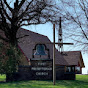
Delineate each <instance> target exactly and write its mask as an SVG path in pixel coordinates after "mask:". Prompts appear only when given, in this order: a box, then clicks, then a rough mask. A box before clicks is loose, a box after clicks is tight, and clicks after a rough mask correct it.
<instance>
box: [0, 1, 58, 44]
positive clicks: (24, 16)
mask: <svg viewBox="0 0 88 88" xmlns="http://www.w3.org/2000/svg"><path fill="white" fill-rule="evenodd" d="M56 9H57V7H56V6H55V3H54V1H52V0H15V1H13V0H12V1H11V0H10V1H8V0H0V21H1V23H0V30H2V31H3V32H4V33H5V36H6V38H3V36H0V38H1V39H3V40H4V41H6V42H9V43H11V44H12V45H17V40H18V39H19V38H16V34H17V31H18V29H19V28H21V27H22V26H28V25H31V24H44V23H46V22H48V21H51V22H57V21H56V20H58V19H56V13H57V11H56ZM25 36H27V35H25Z"/></svg>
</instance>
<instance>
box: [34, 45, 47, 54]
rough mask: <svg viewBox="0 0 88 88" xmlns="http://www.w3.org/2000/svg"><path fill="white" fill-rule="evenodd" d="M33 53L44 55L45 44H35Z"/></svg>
mask: <svg viewBox="0 0 88 88" xmlns="http://www.w3.org/2000/svg"><path fill="white" fill-rule="evenodd" d="M34 55H46V53H45V46H44V45H43V44H37V45H36V51H35V53H34Z"/></svg>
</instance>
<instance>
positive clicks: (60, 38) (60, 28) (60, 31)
mask: <svg viewBox="0 0 88 88" xmlns="http://www.w3.org/2000/svg"><path fill="white" fill-rule="evenodd" d="M58 43H63V38H62V26H61V17H60V19H59V30H58ZM58 49H59V51H60V52H63V44H61V45H58Z"/></svg>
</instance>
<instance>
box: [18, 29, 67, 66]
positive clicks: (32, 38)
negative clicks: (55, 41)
mask: <svg viewBox="0 0 88 88" xmlns="http://www.w3.org/2000/svg"><path fill="white" fill-rule="evenodd" d="M25 35H27V36H25ZM22 36H25V37H23V38H21V39H19V43H18V44H19V47H20V48H21V50H22V51H23V52H24V54H25V55H26V57H27V58H28V60H30V59H32V54H33V53H32V52H33V51H32V50H33V49H34V47H35V45H36V44H37V43H45V44H46V43H51V41H50V40H49V39H48V37H47V36H44V35H41V34H38V33H35V32H32V31H29V30H25V29H23V28H21V29H19V30H18V33H17V37H22ZM46 47H47V48H48V49H49V50H50V59H53V45H52V44H46ZM55 56H56V59H55V64H58V65H67V62H66V60H65V59H64V58H63V57H62V55H61V54H60V52H58V50H57V49H55Z"/></svg>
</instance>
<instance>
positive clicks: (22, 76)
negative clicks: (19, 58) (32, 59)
mask: <svg viewBox="0 0 88 88" xmlns="http://www.w3.org/2000/svg"><path fill="white" fill-rule="evenodd" d="M36 67H37V66H36ZM36 72H48V74H49V75H48V76H47V75H40V76H36V75H35V73H36ZM52 76H53V72H52V70H51V71H43V70H41V71H33V70H32V66H19V70H18V72H17V73H14V74H13V77H12V80H13V81H20V80H53V77H52ZM56 80H75V73H66V72H65V66H56ZM6 81H11V78H9V74H7V78H6Z"/></svg>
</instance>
